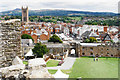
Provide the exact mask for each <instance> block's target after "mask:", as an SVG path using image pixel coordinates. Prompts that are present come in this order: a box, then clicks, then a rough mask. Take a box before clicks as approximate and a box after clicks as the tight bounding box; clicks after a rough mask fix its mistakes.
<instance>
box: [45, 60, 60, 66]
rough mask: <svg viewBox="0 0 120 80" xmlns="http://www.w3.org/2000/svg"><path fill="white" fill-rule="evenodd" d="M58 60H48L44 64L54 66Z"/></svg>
mask: <svg viewBox="0 0 120 80" xmlns="http://www.w3.org/2000/svg"><path fill="white" fill-rule="evenodd" d="M58 63H59V61H56V60H49V61H48V62H47V64H46V66H47V67H56V66H57V65H58Z"/></svg>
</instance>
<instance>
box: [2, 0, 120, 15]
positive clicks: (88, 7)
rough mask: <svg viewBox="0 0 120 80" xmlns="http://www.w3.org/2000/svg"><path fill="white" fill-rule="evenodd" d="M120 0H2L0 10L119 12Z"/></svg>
mask: <svg viewBox="0 0 120 80" xmlns="http://www.w3.org/2000/svg"><path fill="white" fill-rule="evenodd" d="M119 1H120V0H0V12H2V11H7V10H13V9H16V8H21V7H22V6H28V7H29V9H31V10H40V9H65V10H77V11H92V12H114V13H118V2H119Z"/></svg>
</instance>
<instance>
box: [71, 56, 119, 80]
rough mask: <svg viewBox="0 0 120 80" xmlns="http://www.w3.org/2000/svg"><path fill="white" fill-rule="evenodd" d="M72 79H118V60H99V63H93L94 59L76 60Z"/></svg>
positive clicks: (72, 70)
mask: <svg viewBox="0 0 120 80" xmlns="http://www.w3.org/2000/svg"><path fill="white" fill-rule="evenodd" d="M69 76H70V78H78V77H82V78H118V59H116V58H108V59H106V58H99V61H98V62H97V61H93V58H79V59H76V62H75V63H74V65H73V67H72V69H71V73H70V74H69Z"/></svg>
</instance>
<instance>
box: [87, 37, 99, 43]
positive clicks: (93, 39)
mask: <svg viewBox="0 0 120 80" xmlns="http://www.w3.org/2000/svg"><path fill="white" fill-rule="evenodd" d="M89 40H90V43H93V42H97V39H96V38H94V37H90V38H89Z"/></svg>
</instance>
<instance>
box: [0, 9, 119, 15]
mask: <svg viewBox="0 0 120 80" xmlns="http://www.w3.org/2000/svg"><path fill="white" fill-rule="evenodd" d="M0 15H19V16H21V9H19V8H16V9H14V10H10V11H4V12H0ZM34 15H38V16H70V15H92V16H94V15H95V16H115V15H117V14H115V13H112V12H88V11H72V10H51V9H45V10H29V16H34Z"/></svg>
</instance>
